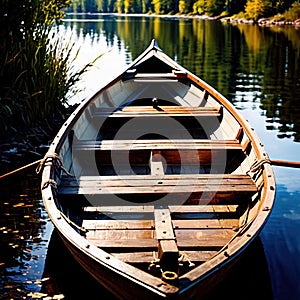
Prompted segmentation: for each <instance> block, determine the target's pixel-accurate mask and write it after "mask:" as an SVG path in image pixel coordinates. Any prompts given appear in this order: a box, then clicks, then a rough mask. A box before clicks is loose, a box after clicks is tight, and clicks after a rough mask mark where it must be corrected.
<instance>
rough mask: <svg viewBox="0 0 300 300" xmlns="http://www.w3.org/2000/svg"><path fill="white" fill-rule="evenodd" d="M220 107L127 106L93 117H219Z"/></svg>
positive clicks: (99, 110)
mask: <svg viewBox="0 0 300 300" xmlns="http://www.w3.org/2000/svg"><path fill="white" fill-rule="evenodd" d="M220 112H221V106H219V107H190V106H159V107H158V108H153V107H151V106H127V107H124V108H122V109H117V110H116V109H113V108H112V109H105V110H104V109H100V108H99V109H97V110H95V111H94V114H93V116H96V117H104V118H107V117H109V118H138V117H142V118H147V117H161V116H168V117H173V118H176V117H202V116H205V117H207V116H214V117H219V116H220Z"/></svg>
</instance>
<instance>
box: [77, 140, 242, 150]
mask: <svg viewBox="0 0 300 300" xmlns="http://www.w3.org/2000/svg"><path fill="white" fill-rule="evenodd" d="M74 149H76V150H94V151H96V150H97V151H99V150H102V151H117V150H118V151H129V150H131V151H132V150H149V149H150V150H151V149H152V150H205V149H207V150H220V149H221V150H230V149H232V150H241V149H242V146H241V144H240V143H239V141H238V140H207V139H194V140H192V141H191V140H190V139H173V140H161V139H158V140H155V139H151V140H103V141H90V140H82V141H77V142H76V144H75V145H74Z"/></svg>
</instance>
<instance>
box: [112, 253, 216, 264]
mask: <svg viewBox="0 0 300 300" xmlns="http://www.w3.org/2000/svg"><path fill="white" fill-rule="evenodd" d="M216 253H217V251H213V250H211V251H201V250H199V251H184V252H182V253H179V255H182V259H181V262H190V261H191V262H194V263H195V262H198V263H201V262H205V261H207V260H209V259H210V258H211V257H213V256H214V255H215V254H216ZM154 254H155V258H157V255H158V254H157V252H154ZM154 254H153V251H148V252H146V251H140V252H125V253H112V255H113V256H115V257H116V258H118V259H120V260H122V261H124V262H126V263H135V264H140V263H149V264H150V263H151V262H152V261H153V260H154Z"/></svg>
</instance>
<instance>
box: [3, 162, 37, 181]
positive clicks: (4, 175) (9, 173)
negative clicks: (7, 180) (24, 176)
mask: <svg viewBox="0 0 300 300" xmlns="http://www.w3.org/2000/svg"><path fill="white" fill-rule="evenodd" d="M41 161H42V159H39V160H36V161H34V162H32V163H30V164H28V165H26V166H23V167H20V168H18V169H16V170H13V171H11V172H8V173H6V174H3V175H1V176H0V179H2V178H4V177H6V176H9V175H12V174H15V173H17V172H20V171H23V170H26V169H28V168H30V167H32V166H34V165H37V164H38V163H40V162H41Z"/></svg>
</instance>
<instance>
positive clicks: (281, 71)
mask: <svg viewBox="0 0 300 300" xmlns="http://www.w3.org/2000/svg"><path fill="white" fill-rule="evenodd" d="M57 30H58V32H56V35H57V36H58V37H61V38H64V42H65V43H70V42H75V46H74V53H75V52H76V51H77V49H78V47H80V52H79V55H78V57H77V60H76V65H75V66H74V67H75V68H80V66H83V65H84V64H86V63H88V62H90V61H91V60H93V59H94V58H95V57H96V56H98V55H99V54H100V53H103V56H102V57H101V58H100V59H99V60H98V61H97V62H96V64H95V66H94V67H93V68H92V69H91V70H90V71H89V72H88V73H87V74H86V75H85V77H84V79H83V81H82V82H81V84H80V88H82V87H84V90H83V91H82V92H81V93H78V94H77V95H76V96H75V97H72V99H71V100H70V102H80V101H81V100H82V99H84V98H85V97H89V96H91V95H92V94H93V93H94V92H96V91H97V89H98V87H99V85H101V84H104V83H105V82H108V81H109V79H110V78H112V77H113V76H114V75H116V74H118V73H119V72H120V70H122V69H123V68H124V67H125V66H126V65H127V64H128V63H130V62H131V61H132V60H133V59H134V58H135V57H136V56H138V54H140V52H141V51H143V50H144V49H145V48H146V47H147V46H148V44H149V43H150V41H151V39H152V38H156V39H157V41H158V43H159V45H160V47H161V48H162V49H163V50H164V51H165V52H166V53H167V54H168V55H169V56H171V57H172V58H174V59H175V60H176V61H177V62H178V63H180V64H181V65H183V66H184V67H186V68H187V69H189V70H190V71H192V72H193V73H195V74H197V75H198V76H200V77H202V78H203V79H204V80H206V81H207V82H209V83H210V84H211V85H213V86H214V87H216V88H217V89H218V90H219V91H220V92H221V93H223V94H224V95H225V96H226V97H227V98H228V99H230V101H231V102H232V103H234V105H235V106H236V107H237V108H238V109H239V110H240V111H241V113H242V114H243V115H244V116H245V117H246V118H247V119H248V120H249V122H250V123H251V125H252V126H253V127H254V128H255V130H256V132H257V133H258V135H259V136H260V138H261V140H262V142H263V144H264V146H265V148H266V150H267V152H268V153H269V156H270V158H272V159H282V160H291V161H300V157H299V153H300V143H299V141H300V31H299V30H296V29H294V28H293V27H265V28H262V27H257V26H253V25H235V26H233V25H229V24H221V23H220V22H215V21H201V20H197V19H179V18H154V17H135V18H133V17H117V16H98V15H88V16H82V15H78V16H74V15H73V16H68V17H67V19H66V20H65V23H64V25H61V26H60V27H59V28H58V29H57ZM274 171H275V176H276V182H277V195H276V202H275V206H274V209H273V211H272V214H271V216H270V218H269V220H268V222H267V224H266V226H265V227H264V229H263V231H262V233H261V235H260V238H259V239H258V241H256V242H255V244H254V246H253V247H251V249H250V251H249V253H247V254H246V257H245V259H244V260H242V261H241V263H240V264H239V265H238V267H237V269H236V270H235V271H234V272H233V274H232V275H231V276H230V277H229V279H228V280H227V281H226V282H225V283H224V284H223V285H222V286H221V287H220V288H219V290H217V291H215V293H214V294H213V295H212V296H211V299H216V298H219V297H220V296H224V295H227V296H228V297H230V298H233V299H253V298H255V299H278V300H281V299H284V300H285V299H300V259H299V257H300V235H299V233H300V170H299V169H291V168H281V167H274ZM15 179H16V180H15ZM0 188H1V195H0V298H2V299H32V298H34V297H38V296H40V298H41V299H42V298H44V299H45V298H46V295H50V296H55V297H56V298H58V299H59V298H62V297H63V295H64V297H65V299H96V298H95V297H96V296H95V295H100V294H101V298H102V299H112V298H111V296H110V295H109V294H108V293H107V292H105V291H103V289H101V287H99V285H97V284H95V282H94V281H93V280H92V279H90V278H89V277H88V276H86V275H85V273H84V272H83V273H82V271H81V270H80V268H78V266H77V265H76V263H75V262H74V261H73V260H72V258H70V257H68V255H67V253H64V252H62V250H61V247H60V242H59V239H58V238H57V236H56V234H55V232H54V233H53V234H52V231H53V227H52V225H51V222H50V221H49V219H48V217H47V214H46V213H45V211H44V209H43V206H42V202H41V200H40V199H41V196H40V193H39V179H38V178H36V177H35V176H34V175H33V172H29V173H26V174H23V176H20V177H18V178H16V177H11V178H10V179H9V180H6V181H5V182H3V181H2V182H1V183H0ZM51 234H52V235H51ZM70 266H72V268H70ZM79 274H81V275H79ZM78 275H79V276H80V278H81V279H80V280H79V279H78V278H79V277H78ZM38 293H41V294H38ZM241 293H242V295H243V296H242V297H241ZM258 295H260V296H261V297H260V296H258Z"/></svg>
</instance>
